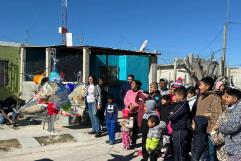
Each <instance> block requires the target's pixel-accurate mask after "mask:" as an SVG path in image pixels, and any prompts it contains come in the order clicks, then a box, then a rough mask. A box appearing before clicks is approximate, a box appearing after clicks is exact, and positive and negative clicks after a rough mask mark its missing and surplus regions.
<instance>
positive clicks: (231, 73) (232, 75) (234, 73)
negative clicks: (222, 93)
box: [227, 67, 241, 88]
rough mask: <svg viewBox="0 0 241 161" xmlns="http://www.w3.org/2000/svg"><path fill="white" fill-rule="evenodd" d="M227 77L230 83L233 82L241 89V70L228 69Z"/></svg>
mask: <svg viewBox="0 0 241 161" xmlns="http://www.w3.org/2000/svg"><path fill="white" fill-rule="evenodd" d="M227 76H228V78H229V79H230V80H229V81H230V82H231V81H232V82H233V84H234V85H235V86H237V87H239V88H241V79H240V76H241V68H240V67H239V68H235V67H228V68H227Z"/></svg>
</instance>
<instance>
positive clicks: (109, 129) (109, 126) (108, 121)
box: [106, 118, 116, 143]
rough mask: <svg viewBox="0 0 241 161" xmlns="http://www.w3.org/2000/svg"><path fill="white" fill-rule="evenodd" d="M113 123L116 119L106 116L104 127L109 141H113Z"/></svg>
mask: <svg viewBox="0 0 241 161" xmlns="http://www.w3.org/2000/svg"><path fill="white" fill-rule="evenodd" d="M115 123H116V120H113V119H108V118H106V127H107V132H108V135H109V140H110V142H111V143H114V142H115Z"/></svg>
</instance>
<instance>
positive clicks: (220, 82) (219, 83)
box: [215, 81, 224, 90]
mask: <svg viewBox="0 0 241 161" xmlns="http://www.w3.org/2000/svg"><path fill="white" fill-rule="evenodd" d="M222 85H224V83H223V82H222V81H218V82H217V83H216V85H215V89H218V90H219V89H220V87H221V86H222Z"/></svg>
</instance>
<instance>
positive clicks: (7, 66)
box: [0, 41, 21, 99]
mask: <svg viewBox="0 0 241 161" xmlns="http://www.w3.org/2000/svg"><path fill="white" fill-rule="evenodd" d="M20 53H21V44H19V43H8V42H2V41H0V99H3V98H5V97H6V96H10V95H17V94H18V93H19V92H20V82H19V80H20V61H21V59H20Z"/></svg>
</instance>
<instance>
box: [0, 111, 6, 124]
mask: <svg viewBox="0 0 241 161" xmlns="http://www.w3.org/2000/svg"><path fill="white" fill-rule="evenodd" d="M5 122H6V119H5V117H4V116H3V114H1V113H0V124H4V123H5Z"/></svg>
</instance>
